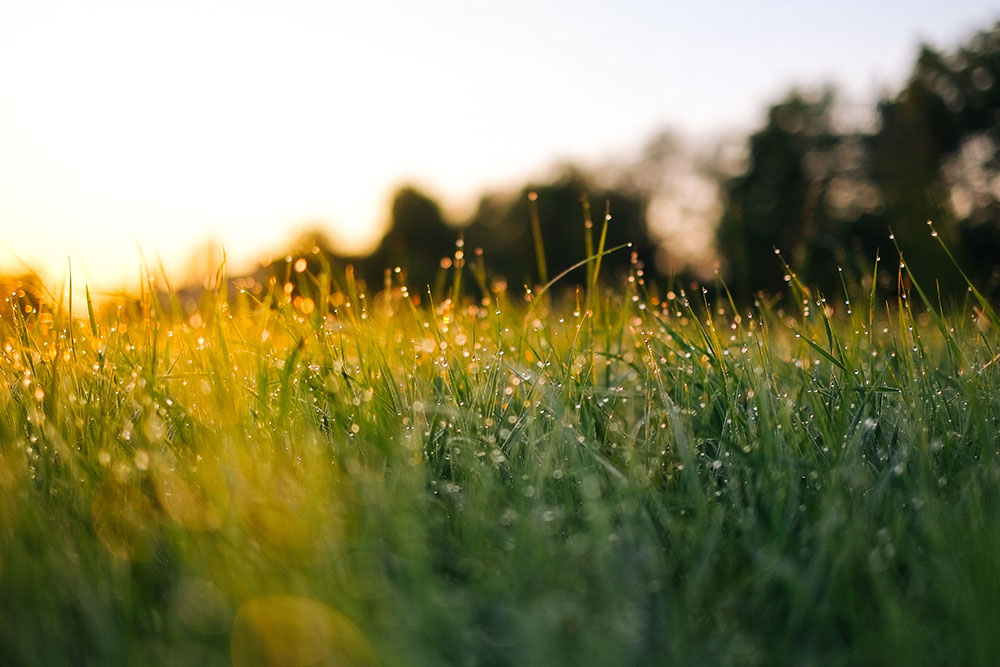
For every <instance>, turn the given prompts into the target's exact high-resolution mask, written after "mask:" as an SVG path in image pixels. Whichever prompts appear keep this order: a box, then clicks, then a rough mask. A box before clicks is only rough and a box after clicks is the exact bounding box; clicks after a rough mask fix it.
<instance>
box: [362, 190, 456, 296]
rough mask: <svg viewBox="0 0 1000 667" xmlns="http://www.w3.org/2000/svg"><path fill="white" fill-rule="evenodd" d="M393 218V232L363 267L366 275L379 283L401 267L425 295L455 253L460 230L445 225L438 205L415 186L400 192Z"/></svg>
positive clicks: (412, 285) (391, 223)
mask: <svg viewBox="0 0 1000 667" xmlns="http://www.w3.org/2000/svg"><path fill="white" fill-rule="evenodd" d="M390 215H391V217H390V221H389V230H388V231H387V232H386V235H385V236H384V237H383V238H382V241H381V242H380V243H379V245H378V247H377V248H376V249H375V252H374V253H372V255H371V257H369V258H367V259H366V260H365V261H364V262H363V263H362V265H361V266H362V268H363V272H364V274H365V276H366V277H367V279H368V280H369V281H377V280H378V276H380V275H381V274H382V273H383V272H384V271H385V270H386V269H391V268H394V267H397V266H398V267H401V268H402V269H404V270H405V271H406V275H407V283H408V285H409V287H410V288H411V290H413V291H414V292H416V293H418V294H419V293H422V292H423V291H424V289H425V288H426V287H427V286H428V285H433V283H434V282H435V277H436V276H437V273H438V271H439V269H440V261H441V258H443V257H447V256H449V255H451V254H452V253H453V252H454V250H455V241H456V240H457V239H458V230H457V229H456V228H455V227H453V226H452V225H449V224H448V223H447V222H446V221H445V219H444V216H443V214H442V213H441V207H440V206H439V205H438V204H437V202H435V201H434V200H433V199H431V198H430V197H429V196H428V195H426V194H424V193H422V192H420V191H419V190H417V189H416V188H414V187H412V186H406V187H402V188H400V189H399V190H397V191H396V194H395V195H394V196H393V199H392V208H391V214H390Z"/></svg>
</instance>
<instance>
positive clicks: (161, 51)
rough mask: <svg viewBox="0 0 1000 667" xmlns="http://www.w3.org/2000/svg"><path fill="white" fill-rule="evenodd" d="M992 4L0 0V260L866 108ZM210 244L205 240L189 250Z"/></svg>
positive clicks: (109, 272)
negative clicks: (788, 101)
mask: <svg viewBox="0 0 1000 667" xmlns="http://www.w3.org/2000/svg"><path fill="white" fill-rule="evenodd" d="M998 19H1000V8H998V7H997V5H996V0H985V1H980V0H956V1H953V2H947V3H945V2H940V0H883V1H881V2H871V0H841V1H840V2H837V3H833V2H828V1H826V2H814V1H808V0H799V1H797V2H792V1H789V2H785V1H778V0H758V1H756V2H736V1H728V2H724V1H722V0H701V1H699V2H679V1H673V2H671V1H667V0H659V1H654V0H631V1H628V0H624V1H619V2H599V1H597V0H573V1H565V2H564V1H555V2H546V1H539V0H535V1H528V0H505V1H504V2H468V0H464V1H458V0H455V1H452V0H424V1H423V2H419V3H416V2H414V3H404V2H398V1H397V2H388V1H385V0H367V1H366V2H362V3H358V2H351V3H348V2H341V1H337V0H273V1H266V2H265V1H255V0H199V1H195V0H89V1H88V2H79V1H71V0H0V272H20V271H23V269H24V266H25V264H27V265H28V266H30V267H31V268H32V269H34V270H37V271H39V272H41V273H43V274H44V275H46V276H47V277H48V278H49V280H50V281H51V280H54V281H58V280H62V279H64V278H65V274H66V272H67V266H68V265H69V263H70V261H71V263H72V271H73V278H74V282H76V283H77V284H82V283H89V284H90V285H92V286H94V287H96V288H100V289H113V288H114V287H115V286H117V285H119V284H123V283H131V284H134V283H135V281H136V280H137V279H138V277H139V275H140V267H141V266H142V264H143V261H144V260H145V262H147V264H149V265H152V266H154V267H155V266H156V265H157V263H160V262H162V264H163V266H164V267H165V268H166V269H167V271H168V274H170V273H173V274H178V273H183V272H184V271H185V269H186V267H188V266H189V264H190V261H191V259H190V258H191V257H193V256H196V255H197V254H198V252H197V251H198V250H199V249H200V248H203V247H205V244H206V243H207V242H209V241H212V242H215V243H217V244H219V245H221V246H222V247H224V248H225V250H226V254H227V257H228V258H229V263H230V265H231V266H233V267H236V268H239V267H241V266H243V267H245V266H248V265H249V263H250V262H252V261H253V260H256V259H259V258H262V257H264V256H273V255H274V254H275V253H277V252H281V251H282V250H283V248H284V247H285V246H286V245H287V243H288V241H289V239H290V238H291V237H292V236H293V235H294V234H295V232H296V230H302V229H304V228H306V227H313V226H317V225H319V226H323V227H325V228H326V229H327V230H328V231H329V232H330V234H331V237H332V238H333V239H334V240H335V241H337V242H338V243H341V244H343V245H344V247H350V248H356V249H360V248H365V247H370V246H371V245H372V244H373V243H375V242H377V239H378V237H379V234H380V233H381V231H383V230H384V225H385V222H386V217H387V202H388V198H389V197H390V196H391V193H392V192H393V190H394V189H395V188H396V187H398V186H399V185H401V184H403V183H414V184H417V185H418V186H420V187H422V188H424V189H425V190H426V191H428V192H429V193H430V194H432V195H433V196H435V197H438V198H439V199H440V200H441V201H442V202H443V203H444V204H445V206H446V209H449V208H450V209H452V210H455V211H461V210H462V209H463V207H464V208H466V209H468V207H469V206H470V205H471V203H472V202H474V201H475V197H476V195H477V193H479V192H480V191H482V190H483V189H502V188H505V187H511V186H516V185H518V184H519V183H522V182H524V181H525V180H526V179H528V178H531V177H534V176H538V175H540V174H544V173H546V171H547V170H548V169H549V168H550V167H551V165H553V164H554V163H557V162H562V161H566V160H576V161H579V162H582V163H588V162H597V161H601V160H605V159H607V158H608V157H609V156H616V155H622V154H624V153H626V152H627V151H629V150H635V149H638V147H640V146H641V145H642V143H643V141H644V140H645V139H647V138H648V137H649V136H651V135H652V134H653V133H654V132H656V131H657V130H660V129H663V128H671V129H673V130H675V131H679V132H681V133H684V134H686V135H688V136H691V137H695V138H697V139H698V140H701V141H706V140H709V139H710V138H711V137H714V136H719V135H722V134H724V133H733V132H745V131H747V130H750V129H752V128H753V127H754V126H755V125H756V124H757V123H759V122H761V120H762V118H763V114H764V110H765V108H766V106H767V104H768V103H769V102H772V101H774V100H776V99H777V98H778V97H780V96H781V95H782V93H783V92H785V91H786V90H787V89H788V88H789V87H790V86H791V85H793V84H798V85H805V86H816V85H819V84H821V83H822V82H832V83H835V84H837V85H839V86H841V87H842V89H843V90H844V92H845V93H846V96H847V98H848V99H849V100H852V101H855V102H857V103H869V102H871V101H873V100H875V99H876V98H877V97H878V96H879V95H880V94H885V93H886V92H889V91H892V90H894V89H896V88H898V87H899V86H900V85H901V84H902V82H903V81H904V79H905V77H906V75H907V73H908V71H909V69H910V66H911V64H912V62H913V60H914V57H915V54H916V50H917V48H918V45H919V44H920V43H921V42H922V41H926V42H930V43H931V44H934V45H936V46H939V47H950V46H954V45H956V44H958V43H959V42H960V41H962V40H964V39H965V38H967V37H968V36H969V35H970V34H971V33H972V32H974V31H975V30H978V29H983V28H986V27H988V26H989V25H991V24H992V22H994V21H996V20H998ZM202 254H203V253H202Z"/></svg>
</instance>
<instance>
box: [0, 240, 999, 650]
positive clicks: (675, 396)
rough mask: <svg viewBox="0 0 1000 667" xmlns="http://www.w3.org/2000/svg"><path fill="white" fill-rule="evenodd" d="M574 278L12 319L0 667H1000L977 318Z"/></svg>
mask: <svg viewBox="0 0 1000 667" xmlns="http://www.w3.org/2000/svg"><path fill="white" fill-rule="evenodd" d="M597 264H598V262H597V261H592V262H590V263H588V264H587V266H586V267H585V268H583V267H582V268H580V269H578V271H580V272H581V273H582V272H583V271H584V270H586V271H587V273H588V278H587V281H586V285H587V287H585V288H583V289H581V290H579V291H578V292H576V293H575V294H574V293H573V292H569V293H563V294H561V295H560V296H559V298H555V296H556V295H555V293H556V291H557V290H558V289H559V285H560V284H561V283H559V282H557V283H556V286H555V287H553V288H552V290H550V291H548V292H544V293H540V294H536V295H534V297H532V298H530V299H522V298H521V297H516V298H515V297H514V296H512V293H509V292H507V291H504V290H503V289H502V287H503V286H502V285H501V284H498V283H497V284H493V285H490V284H489V283H488V282H487V281H486V280H485V277H484V276H483V275H482V273H481V271H476V270H471V269H470V266H471V265H470V266H466V267H465V268H464V269H463V268H461V267H462V262H461V261H456V262H455V266H456V267H459V268H457V269H453V270H452V272H451V273H450V274H449V276H448V280H449V285H450V287H448V288H446V289H447V291H446V292H445V294H442V297H441V298H440V299H439V300H438V301H436V302H434V303H428V301H429V299H428V296H427V295H426V294H424V295H423V298H422V300H421V303H419V304H418V303H415V299H414V298H413V297H412V295H410V294H409V293H408V292H407V290H406V289H405V288H403V287H402V286H401V285H400V284H399V275H396V274H394V275H392V276H390V277H391V278H392V283H391V288H390V289H389V290H387V291H379V293H377V294H376V293H369V294H368V295H367V297H365V296H363V295H361V294H359V293H358V292H357V291H356V290H357V288H356V286H354V285H353V284H351V283H350V282H349V281H348V283H345V284H341V285H333V284H331V282H330V280H329V275H328V274H327V273H325V272H318V273H314V272H313V271H312V270H311V269H309V268H306V269H305V270H303V271H301V272H299V271H298V269H299V268H302V267H305V262H301V263H299V262H296V261H294V260H293V261H292V262H290V263H289V266H288V281H287V284H282V283H281V282H280V281H279V282H278V283H276V284H275V285H273V286H264V289H263V290H262V291H260V290H257V291H256V293H255V290H251V289H248V290H247V291H246V292H245V293H240V294H238V295H236V296H235V297H229V296H227V295H226V294H225V291H224V290H223V289H221V288H220V289H216V290H214V291H209V292H208V293H206V295H205V296H204V298H203V299H202V301H201V304H200V306H199V307H198V308H197V309H196V310H194V311H191V312H188V311H185V310H184V309H183V307H182V306H180V305H178V304H176V303H171V302H170V301H169V300H167V301H165V302H164V301H161V300H160V299H159V298H156V297H154V296H152V292H150V291H147V292H146V293H145V294H144V295H142V296H141V298H139V299H137V300H134V301H132V302H127V303H122V304H121V305H119V306H115V305H114V304H106V305H104V306H102V307H100V308H96V307H95V306H93V305H92V304H89V303H88V304H87V305H88V306H89V307H90V308H89V311H90V312H89V313H87V312H86V311H84V314H83V315H82V316H79V317H76V318H71V317H70V316H69V315H68V314H67V308H58V307H55V306H53V305H51V304H50V305H49V306H44V305H43V306H42V307H41V308H35V309H32V310H33V312H29V313H25V312H24V310H25V309H24V308H23V307H22V306H21V305H20V304H19V303H18V302H16V300H14V299H13V298H11V299H8V305H7V307H6V310H5V313H4V315H3V319H2V324H0V378H2V381H0V500H2V504H0V664H3V665H22V664H24V665H69V664H72V665H87V664H93V665H128V664H141V665H224V664H229V663H232V664H237V665H265V664H270V665H374V664H381V665H575V666H579V665H646V664H657V665H658V664H680V665H727V664H731V665H757V664H759V665H773V664H812V663H815V664H823V665H838V664H900V665H918V664H949V665H959V664H981V665H987V664H996V662H997V660H998V658H1000V633H998V632H997V628H998V627H1000V566H998V554H1000V451H998V450H1000V445H998V435H997V434H998V432H1000V362H997V361H996V360H997V353H998V350H1000V335H998V329H1000V320H998V318H997V316H996V314H995V312H994V311H993V310H991V309H990V308H989V306H988V304H987V303H986V302H985V301H984V300H981V299H979V298H978V293H976V292H975V291H974V290H973V289H971V288H970V292H969V294H968V295H960V297H961V296H967V298H965V299H964V301H963V300H962V299H959V301H960V303H964V304H965V306H961V305H959V306H956V307H954V308H951V307H949V308H947V309H941V308H939V307H937V305H936V304H937V297H936V295H932V294H931V293H930V291H929V290H928V291H927V292H921V291H920V290H919V287H918V286H917V285H916V284H913V283H911V282H909V281H908V278H907V276H906V272H905V269H901V270H900V276H901V277H900V284H901V285H907V286H908V289H905V290H903V289H901V290H900V294H899V296H898V297H893V299H892V300H891V301H890V302H889V303H885V302H884V300H881V299H879V298H876V297H875V292H874V291H866V290H864V289H861V288H859V290H857V292H856V293H854V294H853V295H852V296H853V301H852V300H851V298H847V297H845V296H844V295H837V296H835V297H828V298H823V297H820V296H819V295H817V294H815V293H810V292H808V291H807V290H805V288H804V287H802V286H801V285H799V284H797V281H796V280H795V279H794V277H792V278H791V279H790V282H789V292H788V294H787V295H786V298H785V299H784V301H783V303H784V304H785V305H784V306H783V307H782V308H778V306H776V305H774V304H773V303H772V304H771V305H769V303H768V302H762V303H759V304H757V306H756V307H753V308H747V309H743V310H741V311H738V312H737V311H736V310H735V309H734V307H733V306H732V305H731V304H730V303H729V302H728V300H727V299H726V298H725V296H722V297H720V298H716V299H714V300H713V301H709V299H708V298H707V297H706V296H705V295H703V294H702V293H701V292H700V291H699V292H696V293H695V294H691V293H690V292H689V293H686V294H685V293H683V292H681V291H680V290H677V291H676V293H674V292H669V293H668V292H666V291H665V289H664V288H663V287H659V288H654V287H653V286H650V285H645V284H644V281H643V278H642V275H641V271H639V270H638V269H637V270H635V271H633V273H632V275H631V276H629V277H628V278H627V279H622V280H621V282H612V283H610V284H609V283H603V282H602V281H599V280H598V278H597V276H598V269H597ZM473 268H474V267H473ZM463 272H464V273H463ZM462 275H464V278H462V279H461V280H462V281H464V283H465V284H466V285H468V284H476V282H477V281H478V282H479V284H480V289H485V292H486V293H487V294H488V295H489V296H487V297H486V298H482V299H477V300H473V299H471V298H469V297H463V296H462V295H463V294H464V293H465V290H464V288H463V287H462V285H461V284H459V283H460V281H459V278H458V277H459V276H462ZM220 284H221V281H220ZM602 284H604V285H606V286H604V287H601V286H600V285H602ZM925 287H926V286H925ZM852 292H853V291H852ZM723 294H724V293H723ZM306 295H308V296H306ZM445 295H447V298H444V297H445ZM911 301H912V303H911ZM788 304H793V305H792V306H789V305H788ZM80 306H81V304H80V303H79V299H78V303H77V304H76V307H77V310H78V311H80V310H81V308H80Z"/></svg>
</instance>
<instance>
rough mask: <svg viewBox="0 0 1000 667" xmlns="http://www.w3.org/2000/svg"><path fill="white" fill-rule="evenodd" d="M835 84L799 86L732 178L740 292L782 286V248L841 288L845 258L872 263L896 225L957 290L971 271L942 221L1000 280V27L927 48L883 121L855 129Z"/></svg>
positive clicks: (731, 241) (946, 286)
mask: <svg viewBox="0 0 1000 667" xmlns="http://www.w3.org/2000/svg"><path fill="white" fill-rule="evenodd" d="M840 111H841V109H840V108H839V107H838V104H837V100H836V96H835V94H834V91H833V90H832V89H830V88H827V89H824V90H822V91H821V92H820V93H819V94H813V95H810V94H807V93H803V92H801V91H798V90H794V91H792V92H791V93H790V94H789V95H788V96H787V97H786V98H785V99H783V100H782V101H780V102H778V103H776V104H775V105H773V106H772V107H771V108H770V109H769V110H768V114H767V121H766V123H765V124H764V126H763V127H761V128H760V129H758V130H757V131H756V132H754V133H753V134H752V135H751V137H750V138H749V141H748V150H749V160H748V166H747V169H746V171H745V172H744V173H742V174H739V175H737V176H736V177H734V178H730V179H727V180H726V181H725V183H724V190H725V192H726V199H727V208H726V212H725V214H724V216H723V218H722V219H721V222H720V224H719V227H718V230H717V239H718V245H719V252H720V255H722V257H723V258H724V260H725V261H726V264H727V277H728V279H729V282H730V284H731V285H733V286H734V289H735V290H736V291H737V294H738V295H739V296H742V297H744V298H747V297H748V296H749V295H750V294H753V293H755V292H756V291H757V290H761V289H762V290H765V291H770V292H771V293H774V291H775V290H776V288H778V287H779V286H780V281H781V274H780V272H778V271H776V270H774V262H773V258H772V257H771V256H770V255H771V253H772V249H773V248H775V247H777V248H780V249H781V250H782V251H783V252H784V253H785V254H786V256H787V257H788V259H789V262H790V264H791V266H792V267H793V268H794V269H795V270H796V271H797V272H798V273H799V274H800V275H801V276H802V278H803V279H804V280H806V281H807V282H815V283H821V284H822V286H823V287H824V288H825V289H826V290H827V291H831V290H835V289H839V279H838V278H837V272H836V270H835V268H836V267H837V266H842V267H843V268H845V269H846V270H848V271H849V272H851V273H853V274H854V276H855V277H858V276H863V275H866V274H870V272H871V271H870V269H871V265H872V263H873V262H874V260H875V258H876V257H877V256H878V254H879V253H880V252H881V253H882V254H883V255H885V254H886V251H891V250H892V248H891V247H887V246H886V245H885V239H886V238H888V236H889V234H890V232H891V233H892V234H893V235H894V236H895V238H896V241H897V243H898V244H899V245H900V247H901V248H902V250H903V252H904V254H905V255H906V256H907V258H908V260H909V262H910V264H911V266H912V270H913V271H914V272H915V273H916V274H917V275H920V276H923V277H924V278H925V279H928V280H929V279H931V278H934V279H937V280H939V281H940V282H941V286H942V289H943V291H944V292H945V293H946V294H952V293H955V292H956V291H957V292H960V291H961V290H962V289H963V288H964V282H963V281H962V279H961V277H960V276H959V274H958V273H957V272H950V273H949V272H948V271H946V270H942V266H945V267H946V266H947V262H946V261H945V259H946V258H945V257H944V255H943V254H942V253H941V251H940V249H939V248H938V247H937V245H936V244H935V243H934V242H933V241H932V240H931V239H929V238H928V237H927V235H926V234H925V233H924V232H923V230H924V226H925V222H926V221H927V220H933V221H935V223H937V227H938V229H939V230H940V233H941V234H942V235H944V237H945V238H947V239H948V241H949V243H951V244H952V245H953V246H955V247H956V248H957V252H958V254H959V256H960V257H961V258H962V264H963V266H965V267H966V269H967V271H969V272H970V273H972V274H973V275H975V276H976V277H977V278H978V279H980V280H981V281H983V282H984V284H985V282H986V281H992V282H991V283H990V289H991V290H993V289H996V287H997V282H996V279H997V277H1000V263H998V258H1000V24H997V25H996V26H994V27H993V28H992V29H990V30H986V31H983V32H980V33H977V34H975V35H974V36H973V37H972V38H970V39H969V40H968V41H967V43H965V44H963V45H961V46H960V47H959V48H957V49H956V50H955V51H954V52H952V53H941V52H939V51H936V50H935V49H933V48H932V47H930V46H924V47H923V48H922V50H921V51H920V54H919V56H918V58H917V60H916V63H915V65H914V69H913V72H912V74H911V76H910V79H909V81H908V82H907V84H906V86H905V87H904V88H903V90H901V91H900V92H899V93H898V94H896V95H895V96H893V97H891V98H887V99H885V100H883V101H882V102H881V103H880V104H879V105H878V109H877V110H876V114H875V115H876V116H877V121H878V122H877V126H876V127H874V128H870V129H868V128H860V129H850V128H844V127H843V125H844V123H843V122H842V121H838V114H839V112H840Z"/></svg>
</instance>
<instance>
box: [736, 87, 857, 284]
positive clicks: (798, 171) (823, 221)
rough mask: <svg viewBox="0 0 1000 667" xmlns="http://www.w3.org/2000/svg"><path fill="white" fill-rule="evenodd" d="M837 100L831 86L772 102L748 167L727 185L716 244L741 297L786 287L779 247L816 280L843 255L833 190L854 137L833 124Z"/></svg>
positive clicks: (808, 277)
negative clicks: (777, 254) (832, 202)
mask: <svg viewBox="0 0 1000 667" xmlns="http://www.w3.org/2000/svg"><path fill="white" fill-rule="evenodd" d="M834 99H835V97H834V92H833V90H832V89H826V90H824V91H823V92H822V93H821V94H820V95H818V96H816V97H809V96H806V95H804V94H802V93H801V92H799V91H793V92H792V93H791V94H790V95H789V96H788V97H787V98H785V99H784V100H783V101H781V102H779V103H778V104H776V105H774V106H772V107H771V108H770V109H769V110H768V114H767V123H766V125H765V126H764V127H763V128H761V129H760V130H758V131H757V132H755V133H754V134H753V135H751V137H750V140H749V144H750V145H749V149H750V150H749V161H748V166H747V170H746V172H744V173H743V174H741V175H739V176H737V177H735V178H733V179H731V180H730V181H729V182H728V183H726V184H725V194H726V200H727V201H726V208H725V212H724V214H723V217H722V220H721V221H720V223H719V226H718V229H717V243H718V249H719V253H720V255H721V256H722V258H723V261H724V262H725V266H726V271H727V276H728V277H729V286H730V288H731V289H732V290H733V291H734V292H735V293H736V294H739V295H741V296H743V297H746V296H748V295H749V294H751V293H752V292H753V291H756V290H758V289H763V290H767V291H771V292H776V291H779V290H781V289H782V285H783V281H782V270H781V265H780V263H779V262H778V260H777V259H776V258H775V256H774V249H775V248H778V249H780V250H782V251H783V252H784V253H785V256H786V259H787V260H788V261H790V262H791V263H792V264H793V266H794V268H795V269H796V270H797V271H798V272H799V273H800V274H801V276H802V277H803V278H804V279H805V280H806V281H810V282H814V281H816V280H819V279H821V278H822V277H824V276H825V275H826V274H828V273H829V272H830V269H831V267H830V264H831V260H832V259H835V258H836V257H837V256H838V254H842V245H843V243H844V240H843V235H844V230H843V229H842V228H841V224H840V223H841V222H842V219H841V218H840V217H839V216H838V215H836V213H835V212H834V210H832V207H831V206H830V201H829V195H830V192H831V185H832V184H833V183H834V179H835V178H837V177H842V176H841V174H840V172H841V171H844V170H843V169H842V168H841V165H840V164H839V161H840V160H841V157H840V155H839V154H840V153H846V152H847V151H848V149H847V148H846V146H847V143H846V142H847V141H848V139H847V138H846V137H844V136H842V135H841V134H840V133H839V132H837V130H836V129H835V128H834V124H833V113H832V112H833V108H834ZM833 275H834V276H835V275H836V272H835V271H834V272H833Z"/></svg>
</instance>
